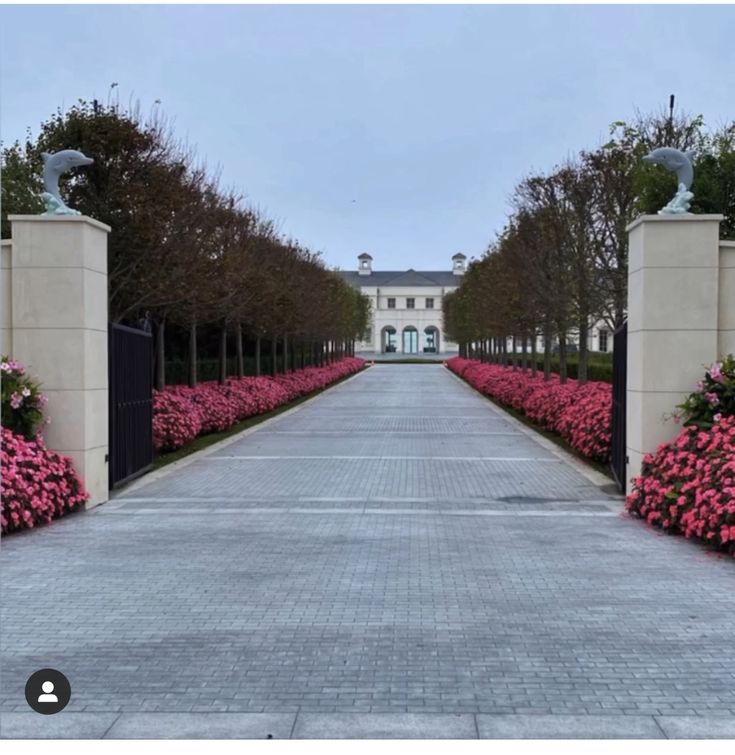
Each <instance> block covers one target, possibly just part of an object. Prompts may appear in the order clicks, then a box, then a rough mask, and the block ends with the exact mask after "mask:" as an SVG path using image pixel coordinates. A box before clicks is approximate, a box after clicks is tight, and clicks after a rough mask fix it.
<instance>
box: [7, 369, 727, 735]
mask: <svg viewBox="0 0 735 755" xmlns="http://www.w3.org/2000/svg"><path fill="white" fill-rule="evenodd" d="M553 448H554V447H553V446H550V444H548V442H543V443H542V442H539V441H538V440H537V438H536V437H534V436H533V435H532V434H530V433H529V431H528V430H526V429H525V428H522V427H521V426H519V425H518V424H517V423H516V422H514V421H512V420H510V419H508V418H507V416H506V415H504V414H502V413H501V412H500V411H498V410H497V409H495V408H494V407H493V406H492V405H491V404H490V403H488V402H487V401H486V400H485V399H483V398H482V397H480V396H479V395H477V394H476V393H474V392H473V391H472V390H471V389H469V388H468V387H467V386H465V385H464V384H462V383H461V382H460V381H459V380H457V379H456V378H455V377H454V376H453V375H451V374H450V373H449V372H448V371H447V370H446V369H444V368H443V367H441V366H439V365H415V366H414V365H380V366H376V367H374V368H371V369H369V370H368V371H366V372H364V373H362V374H360V375H358V376H356V377H355V378H353V379H351V380H349V381H347V382H345V383H343V384H341V385H340V386H338V387H336V388H334V389H332V390H330V391H328V392H326V393H325V394H323V395H322V396H320V397H318V398H317V399H316V400H314V401H312V402H310V403H308V404H306V405H304V406H303V407H301V408H299V409H297V410H296V411H294V412H293V413H290V414H286V415H284V416H281V417H279V418H277V419H276V420H274V421H272V422H269V423H266V424H265V425H263V426H261V427H260V428H259V429H257V430H256V431H255V432H251V433H249V434H247V435H245V436H243V437H241V438H239V439H238V440H235V441H234V442H232V443H229V444H228V445H226V446H225V447H221V448H219V449H218V450H216V451H215V452H214V453H212V454H210V455H208V456H203V457H201V456H200V457H198V458H197V459H196V460H195V461H194V462H192V463H189V464H186V465H185V466H183V467H180V468H178V469H177V470H175V471H174V472H172V473H169V474H166V475H165V476H161V477H159V478H158V479H155V478H153V477H151V478H148V479H147V480H145V481H143V483H142V484H139V485H137V486H136V487H135V488H134V489H132V490H128V492H126V493H125V494H124V495H121V496H118V497H117V498H115V499H114V500H113V501H111V502H110V503H108V504H106V505H104V506H101V507H99V508H97V509H95V510H93V511H91V512H87V513H85V514H80V515H76V516H72V517H69V518H67V519H62V520H60V521H58V522H56V523H54V524H53V525H52V526H50V527H48V528H42V529H39V530H36V531H31V532H28V533H25V534H22V535H17V536H13V537H9V538H6V539H4V540H3V544H2V589H3V595H2V598H3V606H2V607H3V618H2V698H1V699H0V704H1V707H2V710H3V711H4V714H3V716H2V735H3V736H4V737H12V736H31V735H36V736H54V735H55V736H66V737H71V736H78V737H101V736H108V737H128V736H132V737H135V736H146V737H148V736H152V737H153V736H210V737H266V736H267V735H269V734H270V735H272V736H273V737H276V738H280V737H289V736H293V737H314V736H316V737H326V736H329V737H336V736H356V737H369V736H403V737H410V736H425V737H442V736H447V737H477V736H481V737H510V736H519V737H524V736H525V737H533V736H536V737H538V736H541V737H547V736H557V735H558V736H587V737H589V736H592V737H595V736H611V737H613V736H629V737H663V736H672V737H676V736H683V735H684V734H687V735H689V736H731V737H735V725H733V721H734V720H735V719H734V717H733V714H735V656H734V654H733V652H732V647H733V646H732V641H733V637H735V564H733V563H732V562H731V561H729V560H725V559H720V558H717V557H714V556H711V555H709V554H707V553H705V552H704V551H703V550H702V549H700V548H698V547H697V546H695V545H693V544H692V543H688V542H685V541H683V540H681V539H676V538H670V537H663V536H658V535H657V534H656V533H654V532H651V531H650V530H648V529H646V528H644V527H643V526H641V525H640V524H638V523H637V522H634V521H631V520H629V519H627V518H625V517H623V516H621V514H620V512H621V502H620V500H619V499H616V498H613V497H611V496H608V495H607V494H605V493H604V492H603V490H602V489H601V488H600V487H598V486H597V484H596V483H595V481H594V479H592V480H591V479H589V478H588V477H585V476H583V475H582V474H581V473H580V472H579V471H578V469H577V468H575V467H574V466H573V465H571V464H569V463H568V462H567V461H565V460H564V458H562V457H560V456H559V455H558V454H557V453H556V452H555V451H554V450H553ZM44 667H52V668H56V669H59V670H60V671H63V672H64V673H65V674H66V675H67V676H68V677H69V679H70V681H71V685H72V699H71V702H70V703H69V705H68V707H67V708H66V709H65V710H64V711H63V712H62V713H60V714H58V715H55V716H40V715H38V714H36V713H33V712H32V711H30V709H29V708H28V706H27V705H26V703H25V700H24V697H23V687H24V684H25V680H26V678H27V677H28V676H29V675H30V674H31V673H32V672H33V671H35V670H36V669H39V668H44Z"/></svg>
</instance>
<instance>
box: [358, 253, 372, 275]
mask: <svg viewBox="0 0 735 755" xmlns="http://www.w3.org/2000/svg"><path fill="white" fill-rule="evenodd" d="M357 272H358V273H359V274H360V275H372V272H373V258H372V257H371V256H370V255H369V254H368V253H367V252H363V253H362V254H358V255H357Z"/></svg>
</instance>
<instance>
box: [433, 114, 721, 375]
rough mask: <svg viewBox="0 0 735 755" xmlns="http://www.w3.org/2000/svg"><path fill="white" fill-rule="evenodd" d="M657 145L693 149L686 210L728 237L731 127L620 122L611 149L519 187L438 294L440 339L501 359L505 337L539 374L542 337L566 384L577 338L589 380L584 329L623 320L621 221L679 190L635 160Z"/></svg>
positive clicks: (670, 178) (547, 357) (547, 365)
mask: <svg viewBox="0 0 735 755" xmlns="http://www.w3.org/2000/svg"><path fill="white" fill-rule="evenodd" d="M660 146H671V147H676V148H678V149H681V150H692V151H694V153H695V165H694V175H695V178H694V184H693V186H692V191H693V192H694V201H693V203H692V212H700V213H710V212H717V213H723V214H724V215H725V221H724V223H723V231H724V234H725V237H726V238H735V123H732V124H730V125H729V126H726V127H723V128H721V129H719V130H716V131H713V132H708V131H707V130H706V129H705V127H704V123H703V120H702V118H701V116H700V117H696V118H692V117H689V116H685V115H681V116H678V117H671V118H667V117H665V116H664V115H657V116H643V115H640V114H639V115H638V116H637V117H636V119H635V122H634V123H632V124H628V123H624V122H616V123H614V124H613V125H612V126H611V130H610V141H609V142H608V143H607V144H605V145H603V146H601V147H600V148H599V149H597V150H593V151H582V152H580V153H579V154H578V155H577V156H576V157H574V158H572V159H568V160H567V161H565V162H564V163H563V164H561V165H559V166H557V167H555V168H554V169H553V170H552V171H551V172H550V173H548V174H542V175H529V176H526V177H525V178H524V179H523V180H521V181H520V183H519V184H518V185H517V186H516V188H515V190H514V192H513V195H512V200H511V205H512V213H511V216H510V217H509V219H508V222H507V224H506V226H505V228H504V229H503V231H502V232H501V233H500V234H498V236H497V238H496V239H495V240H494V241H493V242H492V243H491V244H490V245H489V247H488V249H487V251H486V252H485V254H484V256H483V257H482V258H481V259H480V260H478V261H473V262H472V263H471V264H470V265H469V267H468V271H467V273H466V275H465V276H464V279H463V281H462V284H461V285H460V287H459V288H458V289H457V290H456V291H455V292H454V293H452V294H450V295H449V296H446V297H445V299H444V304H443V306H444V324H445V329H446V331H447V335H448V337H449V338H451V339H452V340H454V341H456V342H457V343H459V344H460V345H461V350H462V353H463V354H466V353H468V352H471V353H473V354H475V355H479V356H480V357H481V358H483V359H485V358H489V359H491V360H493V361H499V362H502V363H508V361H509V355H508V342H509V341H510V342H511V343H512V346H511V350H512V352H513V354H514V357H513V363H514V364H515V352H516V344H519V345H520V351H521V357H520V360H519V361H520V363H521V367H522V369H525V368H526V365H527V362H528V361H529V359H530V365H531V368H532V369H534V370H535V369H536V358H537V355H536V344H537V338H538V337H539V336H541V337H542V338H543V344H544V373H545V376H546V378H547V379H548V376H549V373H550V370H551V362H552V358H551V355H552V349H554V348H558V351H559V372H560V376H561V379H562V380H563V381H564V380H566V375H567V346H568V342H569V338H570V336H571V335H572V334H574V335H575V336H576V337H577V338H578V340H579V365H578V378H579V380H580V381H582V382H584V381H586V380H587V371H588V347H587V343H588V333H589V327H590V324H591V323H594V322H596V321H598V320H603V321H605V322H606V323H607V325H608V327H609V328H610V329H612V330H615V329H616V328H617V327H619V326H620V325H621V324H622V323H623V321H624V320H625V316H626V303H627V280H628V267H627V259H628V236H627V232H626V230H625V229H626V226H627V225H628V224H629V223H630V222H631V221H632V220H633V219H634V218H635V217H636V216H638V215H639V214H640V213H655V212H656V211H657V210H658V209H660V208H661V207H662V206H663V205H665V204H666V203H667V202H668V200H669V199H671V197H672V196H673V194H674V193H675V191H676V178H675V176H674V175H673V174H672V173H670V172H668V171H666V170H664V169H663V168H660V167H658V166H653V165H650V164H647V163H645V162H643V160H642V158H643V156H644V155H645V154H647V153H648V152H650V151H651V150H652V149H654V148H656V147H660ZM529 347H530V353H529Z"/></svg>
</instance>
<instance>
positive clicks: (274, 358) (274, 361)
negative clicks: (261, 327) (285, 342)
mask: <svg viewBox="0 0 735 755" xmlns="http://www.w3.org/2000/svg"><path fill="white" fill-rule="evenodd" d="M277 374H278V341H277V339H276V338H275V337H273V338H271V375H273V377H275V376H276V375H277Z"/></svg>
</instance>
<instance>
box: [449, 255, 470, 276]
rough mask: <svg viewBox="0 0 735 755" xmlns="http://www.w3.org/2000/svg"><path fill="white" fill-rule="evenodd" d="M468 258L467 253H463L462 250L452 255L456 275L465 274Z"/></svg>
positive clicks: (453, 270)
mask: <svg viewBox="0 0 735 755" xmlns="http://www.w3.org/2000/svg"><path fill="white" fill-rule="evenodd" d="M466 260H467V257H466V255H464V254H462V252H457V254H455V255H454V256H453V257H452V272H453V273H454V274H455V275H464V274H465V272H466V270H467V267H466V264H465V263H466Z"/></svg>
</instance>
